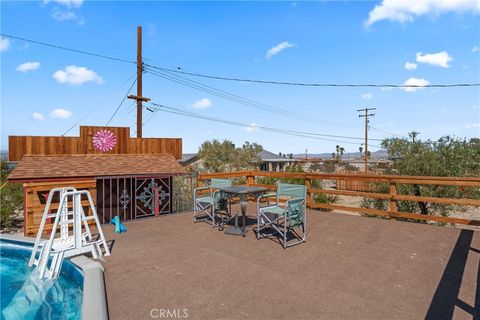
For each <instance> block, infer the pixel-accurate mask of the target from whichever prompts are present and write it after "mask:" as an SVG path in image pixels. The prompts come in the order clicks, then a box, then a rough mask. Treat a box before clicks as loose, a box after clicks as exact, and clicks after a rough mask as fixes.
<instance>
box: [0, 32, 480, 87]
mask: <svg viewBox="0 0 480 320" xmlns="http://www.w3.org/2000/svg"><path fill="white" fill-rule="evenodd" d="M0 35H1V36H4V37H7V38H11V39H17V40H21V41H26V42H30V43H34V44H38V45H42V46H46V47H51V48H56V49H61V50H66V51H71V52H76V53H81V54H86V55H90V56H94V57H98V58H102V59H109V60H113V61H118V62H123V63H130V64H137V63H136V62H135V61H132V60H126V59H121V58H117V57H112V56H107V55H104V54H99V53H95V52H90V51H86V50H78V49H73V48H68V47H65V46H60V45H56V44H51V43H47V42H43V41H38V40H32V39H27V38H23V37H18V36H14V35H10V34H6V33H0ZM144 66H147V67H150V68H154V69H157V70H162V71H169V72H175V73H180V74H184V75H189V76H195V77H202V78H208V79H216V80H226V81H237V82H252V83H261V84H273V85H289V86H307V87H350V88H362V87H373V88H382V87H387V88H457V87H478V86H480V83H453V84H428V85H406V84H366V83H364V84H349V83H304V82H289V81H272V80H258V79H245V78H236V77H226V76H215V75H209V74H203V73H194V72H187V71H182V70H179V67H178V68H177V69H170V68H163V67H159V66H155V65H152V64H144Z"/></svg>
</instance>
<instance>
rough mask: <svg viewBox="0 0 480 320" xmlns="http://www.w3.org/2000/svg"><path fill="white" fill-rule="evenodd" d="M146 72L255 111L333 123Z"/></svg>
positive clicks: (166, 74)
mask: <svg viewBox="0 0 480 320" xmlns="http://www.w3.org/2000/svg"><path fill="white" fill-rule="evenodd" d="M146 71H147V72H148V73H150V74H153V75H156V76H158V77H161V78H163V79H166V80H169V81H172V82H175V83H178V84H181V85H184V86H187V87H190V88H193V89H196V90H199V91H202V92H205V93H209V94H212V95H215V96H217V97H220V98H223V99H227V100H230V101H233V102H236V103H239V104H242V105H245V106H248V107H252V108H255V109H259V110H263V111H266V112H270V113H273V114H277V115H283V116H288V117H293V118H296V119H299V120H303V121H309V122H315V123H317V122H324V123H326V124H328V122H332V121H331V120H327V119H322V118H318V117H314V116H306V115H302V114H299V113H296V112H292V111H289V110H286V109H282V108H278V107H273V106H270V105H267V104H265V103H262V102H257V101H255V100H252V99H249V98H245V97H242V96H239V95H236V94H233V93H230V92H227V91H224V90H220V89H217V88H214V87H211V86H208V85H205V84H202V83H200V82H197V81H193V80H191V79H188V78H185V77H182V76H178V75H175V74H171V73H170V72H168V73H166V72H161V71H154V70H152V69H149V68H146ZM328 125H332V126H338V125H339V124H328Z"/></svg>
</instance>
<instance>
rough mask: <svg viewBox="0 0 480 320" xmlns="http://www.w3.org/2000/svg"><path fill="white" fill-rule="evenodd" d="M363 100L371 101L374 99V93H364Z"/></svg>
mask: <svg viewBox="0 0 480 320" xmlns="http://www.w3.org/2000/svg"><path fill="white" fill-rule="evenodd" d="M361 97H362V99H363V100H370V99H372V98H373V94H372V93H364V94H362V95H361Z"/></svg>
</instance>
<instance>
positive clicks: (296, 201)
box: [256, 183, 307, 249]
mask: <svg viewBox="0 0 480 320" xmlns="http://www.w3.org/2000/svg"><path fill="white" fill-rule="evenodd" d="M272 197H276V202H275V204H273V205H270V204H268V205H266V206H263V207H262V206H260V205H261V202H262V200H265V199H268V198H272ZM280 199H286V202H285V203H280ZM306 199H307V187H306V186H302V185H296V184H287V183H277V191H276V193H269V194H265V195H262V196H260V197H259V198H258V199H257V230H256V232H257V239H260V238H261V237H265V236H271V235H272V234H271V231H272V230H273V231H274V233H275V234H278V235H279V239H280V242H281V243H282V245H283V247H284V248H285V249H286V248H287V247H290V246H293V245H296V244H299V243H302V242H305V241H306V240H307V215H306V213H307V203H306ZM265 229H270V232H269V233H268V235H267V234H266V233H265ZM289 234H291V235H293V237H294V240H289V239H288V235H289Z"/></svg>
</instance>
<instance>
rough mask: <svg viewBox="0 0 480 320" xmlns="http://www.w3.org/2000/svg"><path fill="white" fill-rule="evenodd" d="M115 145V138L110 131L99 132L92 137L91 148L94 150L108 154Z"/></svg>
mask: <svg viewBox="0 0 480 320" xmlns="http://www.w3.org/2000/svg"><path fill="white" fill-rule="evenodd" d="M116 145H117V137H115V135H114V134H113V132H112V131H110V130H100V131H98V132H97V133H96V134H95V135H94V136H93V146H94V148H95V149H97V150H99V151H102V152H108V151H110V150H112V149H113V148H115V146H116Z"/></svg>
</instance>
